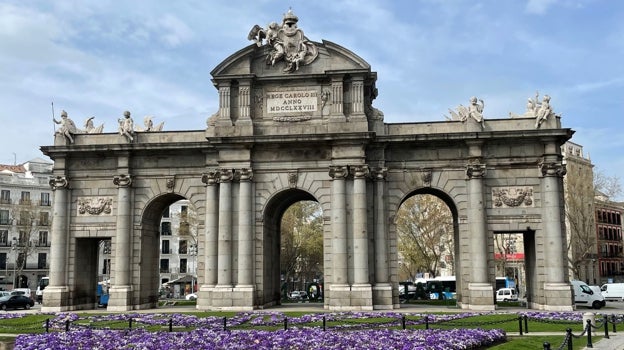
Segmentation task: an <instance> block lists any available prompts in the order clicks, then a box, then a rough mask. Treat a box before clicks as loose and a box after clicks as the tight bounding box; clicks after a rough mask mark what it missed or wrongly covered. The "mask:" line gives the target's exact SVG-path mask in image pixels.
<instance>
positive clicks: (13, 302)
mask: <svg viewBox="0 0 624 350" xmlns="http://www.w3.org/2000/svg"><path fill="white" fill-rule="evenodd" d="M34 305H35V302H34V300H32V298H29V297H27V296H24V295H9V296H5V297H1V298H0V309H2V310H7V309H26V310H28V309H30V308H31V307H33V306H34Z"/></svg>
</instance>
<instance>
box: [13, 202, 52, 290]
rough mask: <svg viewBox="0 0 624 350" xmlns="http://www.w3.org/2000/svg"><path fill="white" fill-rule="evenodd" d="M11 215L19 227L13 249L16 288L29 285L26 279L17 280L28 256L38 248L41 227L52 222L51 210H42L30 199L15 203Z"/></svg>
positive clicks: (17, 227) (14, 238) (24, 267)
mask: <svg viewBox="0 0 624 350" xmlns="http://www.w3.org/2000/svg"><path fill="white" fill-rule="evenodd" d="M10 211H11V217H12V218H13V221H14V223H15V226H16V229H17V233H18V235H17V236H14V237H13V242H12V247H11V250H12V251H13V252H14V254H15V276H14V278H15V281H14V283H15V284H14V285H16V286H17V287H16V288H22V287H27V286H26V285H24V284H25V283H26V281H23V280H21V278H20V280H17V276H21V275H22V272H23V271H24V269H26V263H27V261H28V258H29V257H30V256H31V255H32V254H33V252H35V251H36V250H37V242H38V239H39V228H40V227H41V226H47V225H49V224H50V216H49V212H47V211H41V210H40V208H39V206H38V205H36V203H34V202H33V201H31V200H30V199H22V200H20V201H19V202H17V203H16V204H13V205H12V207H11V209H10Z"/></svg>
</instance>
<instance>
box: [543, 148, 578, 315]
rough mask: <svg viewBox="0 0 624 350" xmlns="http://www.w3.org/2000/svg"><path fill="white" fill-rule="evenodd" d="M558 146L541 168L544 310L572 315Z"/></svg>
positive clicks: (551, 151) (561, 171)
mask: <svg viewBox="0 0 624 350" xmlns="http://www.w3.org/2000/svg"><path fill="white" fill-rule="evenodd" d="M556 147H557V146H556V145H554V144H549V145H547V147H546V150H547V155H545V156H544V159H543V161H542V163H541V164H540V171H541V173H542V201H543V202H542V203H543V204H542V229H543V232H544V262H543V271H544V272H545V275H546V282H545V283H544V292H543V293H544V296H545V298H544V300H545V305H544V308H545V309H546V310H552V311H571V310H573V309H574V305H573V304H572V297H573V294H572V290H571V287H570V285H569V284H568V283H566V282H565V281H566V277H567V275H568V271H567V267H566V265H564V264H565V263H566V261H567V260H566V257H565V250H564V244H565V243H566V241H565V232H564V230H563V229H562V225H563V222H562V214H563V213H562V211H561V208H562V206H563V195H562V193H561V188H562V184H561V181H562V177H563V176H564V175H565V173H566V168H565V165H563V164H561V156H559V155H558V154H557V153H556Z"/></svg>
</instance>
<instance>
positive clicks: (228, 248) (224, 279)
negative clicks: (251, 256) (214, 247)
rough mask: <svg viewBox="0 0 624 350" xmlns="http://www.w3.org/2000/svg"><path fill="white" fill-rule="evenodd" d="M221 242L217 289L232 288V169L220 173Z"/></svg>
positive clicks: (219, 245) (222, 170)
mask: <svg viewBox="0 0 624 350" xmlns="http://www.w3.org/2000/svg"><path fill="white" fill-rule="evenodd" d="M219 174H220V177H219V242H218V249H219V252H218V258H217V266H218V269H219V272H218V275H217V287H225V288H228V287H231V286H232V179H233V177H234V173H233V172H232V170H231V169H221V170H220V171H219Z"/></svg>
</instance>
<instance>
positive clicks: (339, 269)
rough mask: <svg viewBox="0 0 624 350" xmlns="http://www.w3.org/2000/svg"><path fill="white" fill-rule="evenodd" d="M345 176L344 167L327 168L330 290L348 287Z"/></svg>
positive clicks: (346, 171) (345, 170)
mask: <svg viewBox="0 0 624 350" xmlns="http://www.w3.org/2000/svg"><path fill="white" fill-rule="evenodd" d="M347 175H348V168H347V167H346V166H331V167H330V168H329V176H331V177H332V193H331V211H332V251H333V256H332V263H333V275H334V276H333V279H332V286H331V288H332V289H333V288H335V287H339V286H348V280H347V279H348V277H349V276H348V260H347V208H346V198H345V182H346V178H347Z"/></svg>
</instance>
